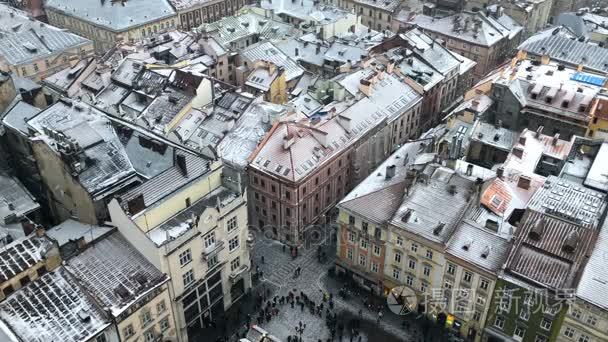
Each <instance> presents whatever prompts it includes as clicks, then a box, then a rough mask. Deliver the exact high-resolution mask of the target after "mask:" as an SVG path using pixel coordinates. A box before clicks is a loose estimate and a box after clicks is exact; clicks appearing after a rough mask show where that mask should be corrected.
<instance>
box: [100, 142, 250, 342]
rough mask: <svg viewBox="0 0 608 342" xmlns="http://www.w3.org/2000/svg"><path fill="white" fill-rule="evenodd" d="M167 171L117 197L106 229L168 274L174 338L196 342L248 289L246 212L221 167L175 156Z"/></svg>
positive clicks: (187, 155)
mask: <svg viewBox="0 0 608 342" xmlns="http://www.w3.org/2000/svg"><path fill="white" fill-rule="evenodd" d="M177 159H178V163H177V164H176V166H175V167H173V168H171V169H170V170H168V171H166V172H163V173H160V174H158V175H156V176H155V177H152V178H150V179H148V180H147V181H146V182H144V183H143V184H141V185H140V186H137V187H134V188H132V189H130V190H127V191H125V192H123V193H122V194H120V195H119V196H118V197H117V198H115V199H114V200H112V201H111V202H110V203H109V205H108V207H109V211H110V216H111V220H112V223H113V224H114V225H115V226H116V227H117V228H118V230H119V231H120V232H121V233H122V234H123V235H124V236H125V237H126V238H127V239H128V240H129V241H133V242H134V246H135V247H136V248H137V250H138V251H139V252H140V253H141V254H143V255H144V256H145V258H146V259H147V260H148V261H149V262H150V263H152V264H153V265H154V266H156V267H157V268H158V269H159V270H161V272H163V273H165V274H167V275H169V277H170V279H171V280H170V281H169V282H168V284H167V285H168V289H169V297H170V301H168V302H167V304H168V305H173V311H174V313H175V317H176V325H175V326H176V327H177V328H178V331H177V336H178V338H179V339H180V340H182V341H187V340H188V339H190V340H193V341H194V340H197V339H198V338H200V336H197V333H199V331H200V329H201V328H202V327H208V326H210V325H211V322H212V321H213V320H215V319H216V318H217V317H218V316H220V315H221V314H222V313H223V312H224V311H225V310H227V309H228V308H229V307H230V306H231V305H233V304H235V303H236V302H237V301H238V300H239V299H240V298H241V297H242V296H243V295H244V294H245V293H246V292H247V291H249V289H250V288H251V277H250V268H251V266H250V257H249V249H248V243H247V241H248V240H247V239H248V229H247V205H246V201H245V194H244V193H241V191H240V187H236V189H235V190H232V188H229V187H226V186H225V185H224V183H223V181H222V178H223V177H222V170H223V166H222V164H221V162H219V161H218V162H211V161H209V160H207V159H204V158H201V157H199V156H196V155H193V154H191V153H188V152H186V151H180V152H179V155H178V157H177Z"/></svg>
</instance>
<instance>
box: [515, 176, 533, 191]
mask: <svg viewBox="0 0 608 342" xmlns="http://www.w3.org/2000/svg"><path fill="white" fill-rule="evenodd" d="M531 182H532V179H531V178H530V177H528V176H519V179H518V180H517V187H518V188H521V189H524V190H528V189H530V183H531Z"/></svg>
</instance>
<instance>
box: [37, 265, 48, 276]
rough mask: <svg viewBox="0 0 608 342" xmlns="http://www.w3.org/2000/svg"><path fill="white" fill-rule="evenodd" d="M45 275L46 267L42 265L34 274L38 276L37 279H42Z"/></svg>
mask: <svg viewBox="0 0 608 342" xmlns="http://www.w3.org/2000/svg"><path fill="white" fill-rule="evenodd" d="M45 273H46V265H42V267H40V268H38V269H37V270H36V274H38V276H39V277H42V276H43V275H44V274H45Z"/></svg>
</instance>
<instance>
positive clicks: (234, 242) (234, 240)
mask: <svg viewBox="0 0 608 342" xmlns="http://www.w3.org/2000/svg"><path fill="white" fill-rule="evenodd" d="M238 247H239V237H238V236H235V237H233V238H232V239H230V241H228V250H229V251H230V252H232V251H233V250H235V249H237V248H238Z"/></svg>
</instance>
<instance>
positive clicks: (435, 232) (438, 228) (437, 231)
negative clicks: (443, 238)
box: [433, 221, 445, 236]
mask: <svg viewBox="0 0 608 342" xmlns="http://www.w3.org/2000/svg"><path fill="white" fill-rule="evenodd" d="M444 227H445V223H443V222H441V221H439V223H438V224H437V226H435V228H433V235H435V236H439V234H441V232H442V231H443V228H444Z"/></svg>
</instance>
